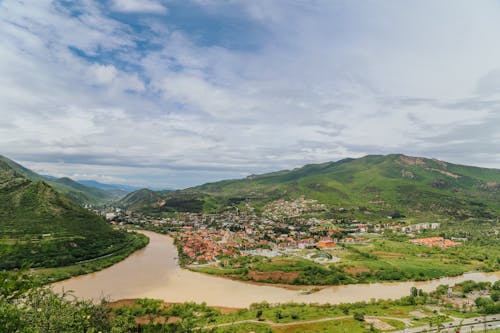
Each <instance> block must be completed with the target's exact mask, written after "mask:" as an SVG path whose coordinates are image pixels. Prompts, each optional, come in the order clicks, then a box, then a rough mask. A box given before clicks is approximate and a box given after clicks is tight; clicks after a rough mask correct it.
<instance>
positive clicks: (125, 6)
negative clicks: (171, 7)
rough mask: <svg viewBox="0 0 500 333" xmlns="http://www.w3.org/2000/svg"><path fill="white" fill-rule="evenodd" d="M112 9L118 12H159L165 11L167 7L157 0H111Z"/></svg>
mask: <svg viewBox="0 0 500 333" xmlns="http://www.w3.org/2000/svg"><path fill="white" fill-rule="evenodd" d="M113 9H114V10H115V11H119V12H134V13H161V14H164V13H166V12H167V8H166V7H165V6H163V5H162V4H161V3H160V2H159V1H154V0H113Z"/></svg>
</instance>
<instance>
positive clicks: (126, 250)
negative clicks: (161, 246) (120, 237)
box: [33, 233, 149, 284]
mask: <svg viewBox="0 0 500 333" xmlns="http://www.w3.org/2000/svg"><path fill="white" fill-rule="evenodd" d="M130 234H131V235H132V233H130ZM133 235H134V238H133V239H132V240H131V241H130V242H129V243H128V244H126V245H125V246H123V247H122V248H121V249H119V250H118V251H115V252H113V253H111V254H108V255H105V256H102V257H98V258H93V259H89V260H85V261H82V262H79V263H77V264H74V265H69V266H62V267H53V268H40V269H33V272H34V274H35V275H37V276H38V277H39V278H40V279H41V282H42V283H43V284H47V283H54V282H57V281H62V280H66V279H69V278H72V277H77V276H80V275H85V274H89V273H93V272H98V271H100V270H103V269H105V268H108V267H110V266H112V265H114V264H116V263H119V262H120V261H122V260H124V259H126V258H128V257H129V256H130V255H131V254H133V253H134V252H136V251H138V250H140V249H143V248H144V247H146V246H147V245H148V244H149V238H148V237H147V236H146V235H144V234H141V233H134V234H133Z"/></svg>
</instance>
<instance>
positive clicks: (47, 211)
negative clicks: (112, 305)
mask: <svg viewBox="0 0 500 333" xmlns="http://www.w3.org/2000/svg"><path fill="white" fill-rule="evenodd" d="M19 171H21V172H22V173H20V172H19ZM26 175H29V176H30V177H31V178H38V175H36V174H34V173H32V172H31V171H29V170H28V169H26V168H24V167H22V166H19V165H16V167H15V168H13V167H12V166H11V164H10V163H7V162H6V161H5V160H0V235H2V238H1V239H0V269H12V268H18V267H20V266H21V265H22V264H23V263H29V264H31V265H32V266H33V267H54V266H61V265H68V264H73V263H76V262H78V261H82V260H87V259H91V258H96V257H99V256H104V255H107V254H110V253H114V252H116V251H119V250H121V249H123V248H124V247H126V246H129V244H130V243H131V242H132V241H133V239H132V238H133V236H132V235H129V234H127V233H125V232H120V231H116V230H114V229H112V228H111V226H110V225H108V224H107V223H106V222H105V221H104V219H103V218H102V217H100V216H97V215H95V214H94V213H92V212H90V211H87V210H85V209H83V208H82V207H80V206H79V205H78V204H76V203H75V202H73V201H72V200H70V199H68V198H66V197H65V196H64V195H62V194H61V193H59V192H58V191H56V190H54V189H53V188H52V187H51V186H50V185H49V184H48V183H47V182H45V181H43V180H42V179H36V180H31V179H29V178H27V177H26ZM63 182H69V181H68V180H63ZM69 183H70V182H69ZM70 184H71V185H73V184H72V183H70Z"/></svg>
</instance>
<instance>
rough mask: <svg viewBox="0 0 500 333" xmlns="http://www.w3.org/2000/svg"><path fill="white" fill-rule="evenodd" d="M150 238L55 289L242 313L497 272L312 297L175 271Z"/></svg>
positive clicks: (393, 295) (164, 249) (385, 295)
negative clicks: (265, 304) (262, 304)
mask: <svg viewBox="0 0 500 333" xmlns="http://www.w3.org/2000/svg"><path fill="white" fill-rule="evenodd" d="M141 233H143V234H144V235H146V236H147V237H149V238H150V243H149V245H148V246H146V247H145V248H144V249H142V250H139V251H137V252H135V253H133V254H132V255H131V256H129V257H128V258H126V259H125V260H123V261H121V262H119V263H117V264H115V265H113V266H111V267H108V268H106V269H103V270H101V271H99V272H96V273H91V274H87V275H82V276H78V277H75V278H71V279H68V280H65V281H61V282H58V283H55V284H54V285H53V288H54V289H55V290H62V289H64V290H73V291H74V294H75V295H76V296H78V297H81V298H86V299H89V298H90V299H93V300H95V301H99V300H100V299H101V298H102V297H103V296H105V297H107V298H108V299H109V300H111V301H113V300H119V299H135V298H154V299H161V300H164V301H167V302H174V303H183V302H198V303H201V302H206V304H209V305H211V306H224V307H233V308H246V307H248V306H250V305H251V304H252V303H259V302H263V301H267V302H269V303H287V302H299V303H318V304H326V303H330V304H339V303H351V302H359V301H370V299H398V298H400V297H403V296H405V295H407V294H408V291H409V290H410V288H411V287H413V286H415V287H417V288H419V289H423V290H424V291H430V290H433V289H435V288H436V287H437V286H438V285H440V284H448V285H454V284H456V283H459V282H462V281H465V280H476V281H490V282H492V281H495V280H498V279H499V278H500V272H495V273H471V274H465V275H462V276H459V277H454V278H442V279H438V280H433V281H426V282H385V283H372V284H362V285H343V286H328V287H324V288H323V289H321V290H319V291H317V292H314V293H304V291H303V290H289V289H283V288H280V287H277V286H275V285H267V284H266V285H256V284H250V283H244V282H241V281H233V280H229V279H221V278H219V277H215V276H210V275H206V274H202V273H195V272H191V271H188V270H185V269H182V268H181V267H179V264H178V259H177V248H176V246H175V245H174V244H173V239H172V238H171V237H169V236H165V235H162V234H158V233H154V232H150V231H141Z"/></svg>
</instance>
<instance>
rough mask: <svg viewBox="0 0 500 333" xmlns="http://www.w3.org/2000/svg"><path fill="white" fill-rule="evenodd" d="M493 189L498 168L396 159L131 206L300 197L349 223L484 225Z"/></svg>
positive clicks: (193, 207) (497, 192) (289, 173)
mask: <svg viewBox="0 0 500 333" xmlns="http://www.w3.org/2000/svg"><path fill="white" fill-rule="evenodd" d="M499 184H500V170H498V169H491V168H481V167H475V166H466V165H459V164H453V163H449V162H445V161H440V160H437V159H430V158H425V157H412V156H406V155H403V154H390V155H367V156H364V157H361V158H347V159H342V160H339V161H333V162H325V163H320V164H308V165H305V166H303V167H299V168H295V169H292V170H281V171H277V172H271V173H266V174H262V175H251V176H248V177H246V178H242V179H231V180H222V181H218V182H212V183H206V184H202V185H199V186H195V187H191V188H187V189H184V190H177V191H171V192H168V193H157V195H156V199H157V200H156V202H154V203H147V202H142V203H141V202H136V203H135V207H141V208H140V209H142V210H149V211H150V212H169V211H197V212H202V211H203V212H210V211H217V210H222V209H224V208H228V207H230V206H234V205H241V203H243V202H253V203H254V204H255V206H256V207H257V208H258V207H262V206H263V205H265V204H266V203H268V202H270V201H273V200H277V199H285V200H288V199H293V198H297V197H299V196H305V197H307V198H310V199H315V200H318V201H319V202H321V203H325V204H327V205H329V207H330V208H331V209H330V210H331V211H335V210H336V209H337V210H338V209H340V208H346V209H348V210H351V211H352V214H351V215H352V216H351V217H352V218H364V219H373V220H375V219H381V218H383V217H386V216H388V215H391V214H392V213H394V212H396V211H398V212H403V213H406V215H409V216H417V217H419V218H421V219H425V218H445V217H448V218H450V217H452V218H460V219H463V218H492V217H495V216H498V214H499V212H500V204H499V201H500V185H499ZM133 193H134V192H132V193H130V194H129V195H133ZM124 206H125V207H126V205H124ZM331 215H334V216H345V214H337V213H335V214H334V213H332V214H331Z"/></svg>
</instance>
